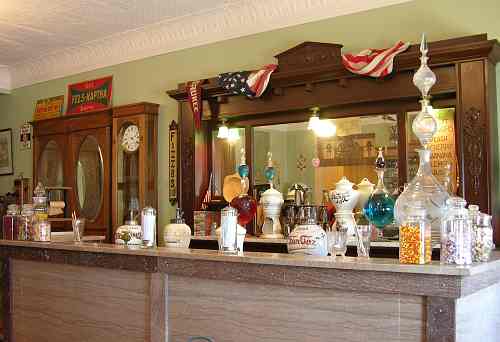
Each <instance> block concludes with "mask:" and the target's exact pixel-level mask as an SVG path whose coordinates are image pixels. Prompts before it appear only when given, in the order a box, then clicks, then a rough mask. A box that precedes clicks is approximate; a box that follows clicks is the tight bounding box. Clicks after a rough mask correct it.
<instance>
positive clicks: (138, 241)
mask: <svg viewBox="0 0 500 342" xmlns="http://www.w3.org/2000/svg"><path fill="white" fill-rule="evenodd" d="M137 217H138V212H137V210H130V211H129V218H128V220H127V221H125V224H124V225H121V226H120V227H118V228H117V229H116V232H115V243H116V244H118V245H131V246H140V245H142V227H141V225H140V224H139V223H138V222H137Z"/></svg>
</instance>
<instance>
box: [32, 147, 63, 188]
mask: <svg viewBox="0 0 500 342" xmlns="http://www.w3.org/2000/svg"><path fill="white" fill-rule="evenodd" d="M63 170H64V168H63V158H62V152H61V147H60V146H59V145H58V143H57V142H56V141H55V140H49V141H48V142H47V144H45V146H44V147H43V150H42V152H41V154H40V159H39V161H38V171H37V179H38V182H42V183H43V185H44V186H46V187H62V186H63V185H64V176H63V175H64V171H63Z"/></svg>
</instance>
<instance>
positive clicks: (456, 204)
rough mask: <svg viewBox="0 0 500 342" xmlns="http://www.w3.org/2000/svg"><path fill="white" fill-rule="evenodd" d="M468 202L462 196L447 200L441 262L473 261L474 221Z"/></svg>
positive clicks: (464, 262) (443, 224)
mask: <svg viewBox="0 0 500 342" xmlns="http://www.w3.org/2000/svg"><path fill="white" fill-rule="evenodd" d="M466 204H467V202H466V201H465V200H464V199H463V198H460V197H451V198H449V199H448V200H447V201H446V213H445V215H444V217H443V220H442V223H441V263H444V264H457V265H469V264H471V263H472V222H471V220H470V217H469V212H468V210H467V209H466V208H465V205H466Z"/></svg>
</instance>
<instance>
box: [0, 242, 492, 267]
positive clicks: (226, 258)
mask: <svg viewBox="0 0 500 342" xmlns="http://www.w3.org/2000/svg"><path fill="white" fill-rule="evenodd" d="M6 247H7V248H6ZM13 247H14V248H13ZM19 248H21V249H22V250H23V252H24V253H27V249H32V250H37V251H44V252H45V254H46V253H48V251H66V252H81V253H93V254H103V255H108V256H109V255H116V256H117V255H124V256H140V257H146V258H148V259H154V258H167V259H170V260H173V259H183V260H186V259H188V260H200V261H201V260H203V261H217V262H225V263H239V264H258V265H277V266H287V267H308V268H322V269H339V270H356V271H376V272H391V273H414V274H428V275H442V276H472V275H477V274H481V273H485V272H497V271H499V272H500V251H495V252H493V256H492V258H491V261H489V262H487V263H478V264H473V265H471V266H452V265H441V264H440V263H439V262H437V261H434V262H432V263H431V264H427V265H405V264H400V263H399V261H398V260H397V259H389V258H370V259H366V258H356V257H345V258H342V257H336V258H332V257H315V256H303V255H292V254H283V253H257V252H244V253H243V254H242V255H225V254H220V253H219V252H218V251H213V250H204V249H203V250H201V249H182V248H165V247H159V248H152V249H143V248H140V247H125V246H121V245H114V244H105V243H89V242H82V243H74V242H31V241H8V240H0V251H2V252H3V253H1V254H2V255H9V252H11V253H13V252H14V251H16V250H19ZM94 257H95V256H94Z"/></svg>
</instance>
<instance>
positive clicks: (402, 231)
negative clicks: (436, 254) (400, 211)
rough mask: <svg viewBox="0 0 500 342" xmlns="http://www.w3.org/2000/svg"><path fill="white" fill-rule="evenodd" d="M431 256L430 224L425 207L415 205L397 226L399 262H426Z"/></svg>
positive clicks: (429, 260) (428, 261)
mask: <svg viewBox="0 0 500 342" xmlns="http://www.w3.org/2000/svg"><path fill="white" fill-rule="evenodd" d="M431 258H432V242H431V224H430V222H429V221H428V220H427V219H426V212H425V208H422V207H415V208H413V209H412V210H411V212H410V215H409V216H408V217H407V218H406V219H405V221H404V222H403V223H402V224H401V226H400V227H399V262H400V263H402V264H427V263H430V262H431Z"/></svg>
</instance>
